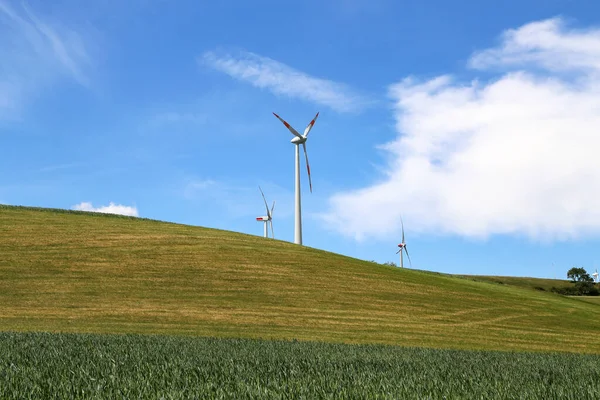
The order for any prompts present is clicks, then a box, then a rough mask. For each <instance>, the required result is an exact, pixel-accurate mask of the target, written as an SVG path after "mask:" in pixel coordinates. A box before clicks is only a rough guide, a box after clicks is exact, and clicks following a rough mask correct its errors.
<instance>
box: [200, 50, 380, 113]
mask: <svg viewBox="0 0 600 400" xmlns="http://www.w3.org/2000/svg"><path fill="white" fill-rule="evenodd" d="M199 62H200V63H201V64H204V65H208V66H210V67H211V68H214V69H216V70H218V71H221V72H224V73H226V74H227V75H229V76H231V77H232V78H235V79H238V80H240V81H244V82H248V83H250V84H252V85H253V86H255V87H258V88H261V89H267V90H269V91H271V92H272V93H274V94H276V95H280V96H288V97H292V98H298V99H301V100H306V101H310V102H313V103H316V104H320V105H323V106H326V107H329V108H331V109H333V110H334V111H338V112H354V111H359V110H360V109H362V108H363V107H365V106H366V105H367V104H368V102H367V101H366V99H364V98H363V97H362V96H360V95H358V94H357V93H355V92H354V91H353V90H352V89H350V88H349V87H348V86H347V85H345V84H342V83H338V82H333V81H330V80H327V79H322V78H316V77H312V76H310V75H308V74H305V73H304V72H301V71H298V70H296V69H294V68H292V67H289V66H287V65H285V64H283V63H280V62H278V61H275V60H273V59H271V58H268V57H262V56H259V55H257V54H254V53H250V52H240V53H239V54H237V55H235V56H234V55H231V54H217V53H215V52H212V51H209V52H206V53H204V54H203V55H202V57H200V58H199Z"/></svg>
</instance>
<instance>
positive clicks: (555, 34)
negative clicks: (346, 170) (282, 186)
mask: <svg viewBox="0 0 600 400" xmlns="http://www.w3.org/2000/svg"><path fill="white" fill-rule="evenodd" d="M559 55H564V56H565V57H560V56H559ZM559 64H560V66H559ZM470 65H471V66H475V67H477V68H480V69H487V70H497V69H498V68H501V69H503V70H504V69H508V70H507V71H504V72H503V73H502V74H501V75H499V76H496V77H495V78H494V79H493V80H492V81H489V82H478V81H473V82H470V83H462V82H455V81H454V80H453V78H452V77H451V76H440V77H437V78H435V79H431V80H429V81H424V82H419V81H418V80H416V79H410V78H409V79H405V80H403V81H402V82H399V83H397V84H394V85H392V86H391V87H390V89H389V95H390V97H391V99H392V100H393V102H394V110H395V117H396V121H397V124H396V128H397V131H398V138H397V139H396V140H394V141H393V142H391V143H388V144H386V145H385V146H383V148H384V149H385V150H386V151H387V154H388V155H389V163H388V165H387V168H386V173H385V175H384V176H383V177H382V180H381V181H380V182H378V183H375V184H373V185H371V186H369V187H365V188H362V189H358V190H354V191H349V192H345V193H338V194H336V195H335V196H333V197H332V198H331V199H330V203H329V205H330V209H329V211H328V212H327V214H326V215H324V217H323V218H324V219H325V220H326V221H327V223H328V225H329V226H333V227H335V229H336V230H338V231H339V232H342V233H343V234H346V235H349V236H354V237H355V238H357V239H364V238H367V237H377V238H384V237H387V238H389V237H390V235H394V234H398V233H399V227H400V215H401V214H402V216H403V218H404V222H405V224H407V225H408V226H410V227H411V229H412V230H413V231H422V232H432V233H449V234H458V235H463V236H467V237H476V238H485V237H487V236H489V235H492V234H516V235H524V236H527V237H530V238H533V239H536V240H562V239H568V238H573V237H578V236H581V235H587V234H598V233H600V208H599V207H598V198H600V170H599V169H598V167H597V165H598V161H597V160H598V156H597V149H599V148H600V136H599V135H598V132H599V131H600V103H599V102H598V99H599V98H600V74H598V71H599V70H600V30H598V29H587V30H575V29H567V28H566V27H565V24H564V23H563V22H562V21H561V20H560V19H551V20H547V21H541V22H535V23H531V24H527V25H524V26H522V27H520V28H518V29H514V30H510V31H508V32H506V33H505V34H504V35H503V41H502V43H501V44H500V45H499V47H497V48H492V49H488V50H484V51H482V52H479V53H476V54H475V55H474V56H473V58H472V59H471V60H470ZM567 69H568V70H569V74H568V76H567V74H564V71H565V70H567Z"/></svg>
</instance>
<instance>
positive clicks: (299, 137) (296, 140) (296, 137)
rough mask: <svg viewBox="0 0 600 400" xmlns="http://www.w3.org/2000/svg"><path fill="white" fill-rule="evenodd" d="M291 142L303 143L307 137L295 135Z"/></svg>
mask: <svg viewBox="0 0 600 400" xmlns="http://www.w3.org/2000/svg"><path fill="white" fill-rule="evenodd" d="M290 142H292V143H294V144H302V143H306V138H305V137H304V136H294V138H293V139H292V140H290Z"/></svg>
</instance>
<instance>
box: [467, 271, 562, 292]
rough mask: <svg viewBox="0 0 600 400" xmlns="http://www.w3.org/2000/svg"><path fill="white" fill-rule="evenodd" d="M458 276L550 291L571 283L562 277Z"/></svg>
mask: <svg viewBox="0 0 600 400" xmlns="http://www.w3.org/2000/svg"><path fill="white" fill-rule="evenodd" d="M455 276H456V277H458V278H464V279H471V280H474V281H478V282H488V283H495V284H500V285H511V286H517V287H520V288H524V289H532V290H542V291H548V292H549V291H551V290H552V288H557V289H561V288H569V287H572V286H573V283H572V282H571V281H568V280H563V279H547V278H530V277H520V276H486V275H455Z"/></svg>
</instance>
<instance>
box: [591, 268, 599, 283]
mask: <svg viewBox="0 0 600 400" xmlns="http://www.w3.org/2000/svg"><path fill="white" fill-rule="evenodd" d="M592 276H593V277H594V282H596V283H598V268H596V272H594V273H593V274H592Z"/></svg>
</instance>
